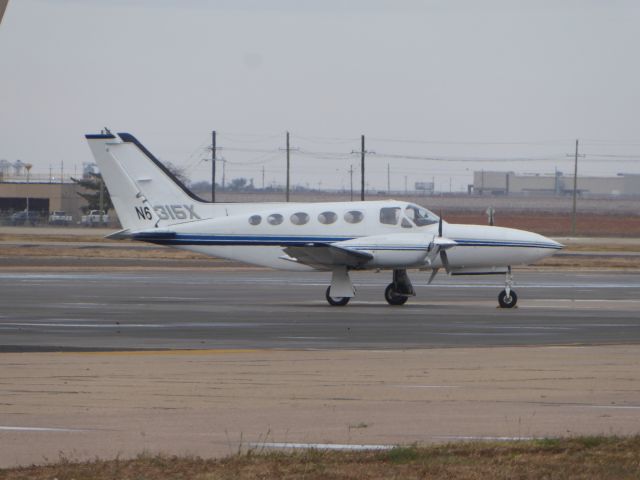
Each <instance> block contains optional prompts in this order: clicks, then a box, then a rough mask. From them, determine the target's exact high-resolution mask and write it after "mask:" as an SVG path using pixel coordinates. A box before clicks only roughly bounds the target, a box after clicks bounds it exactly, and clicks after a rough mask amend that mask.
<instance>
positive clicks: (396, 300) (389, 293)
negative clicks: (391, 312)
mask: <svg viewBox="0 0 640 480" xmlns="http://www.w3.org/2000/svg"><path fill="white" fill-rule="evenodd" d="M384 299H385V300H386V301H387V303H388V304H389V305H404V304H405V303H407V300H408V299H409V297H407V296H405V295H398V294H397V293H395V292H394V291H393V283H390V284H389V285H387V288H385V289H384Z"/></svg>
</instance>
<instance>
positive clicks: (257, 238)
mask: <svg viewBox="0 0 640 480" xmlns="http://www.w3.org/2000/svg"><path fill="white" fill-rule="evenodd" d="M133 238H134V240H140V241H143V242H150V243H156V244H159V245H171V246H189V245H193V246H196V245H237V246H281V247H293V246H309V244H321V245H327V244H331V243H335V242H342V241H345V240H352V239H353V238H354V237H327V236H302V235H193V234H191V235H189V234H179V233H177V234H174V235H172V236H167V237H164V238H163V237H162V236H156V235H153V234H150V235H145V234H138V235H134V236H133ZM453 240H454V241H455V242H456V243H457V244H458V245H457V246H462V247H522V248H548V249H554V250H559V249H561V248H562V247H561V246H560V245H559V244H556V243H548V242H528V241H517V240H514V241H503V240H473V239H463V238H460V239H453ZM349 248H352V249H357V250H423V249H424V248H425V245H366V244H365V245H349Z"/></svg>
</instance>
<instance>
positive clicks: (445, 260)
mask: <svg viewBox="0 0 640 480" xmlns="http://www.w3.org/2000/svg"><path fill="white" fill-rule="evenodd" d="M440 261H441V262H442V266H443V267H444V269H445V270H446V272H447V273H451V267H450V266H449V257H447V252H446V250H440Z"/></svg>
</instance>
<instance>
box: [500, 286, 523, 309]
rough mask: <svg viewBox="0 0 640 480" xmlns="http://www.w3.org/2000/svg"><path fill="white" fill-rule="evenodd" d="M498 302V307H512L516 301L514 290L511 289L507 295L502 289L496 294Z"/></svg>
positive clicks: (516, 296)
mask: <svg viewBox="0 0 640 480" xmlns="http://www.w3.org/2000/svg"><path fill="white" fill-rule="evenodd" d="M498 303H499V304H500V308H513V307H515V306H516V303H518V295H517V294H516V292H515V290H511V294H510V295H509V296H507V291H506V290H503V291H501V292H500V295H498Z"/></svg>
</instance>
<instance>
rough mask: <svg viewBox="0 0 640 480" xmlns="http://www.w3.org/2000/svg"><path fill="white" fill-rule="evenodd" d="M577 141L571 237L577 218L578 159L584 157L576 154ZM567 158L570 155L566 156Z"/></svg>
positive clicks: (574, 163)
mask: <svg viewBox="0 0 640 480" xmlns="http://www.w3.org/2000/svg"><path fill="white" fill-rule="evenodd" d="M578 148H579V141H578V139H576V153H575V155H574V162H573V208H572V210H571V235H575V234H576V216H577V208H576V207H577V197H578V157H584V154H582V155H580V154H578ZM567 156H568V157H569V156H571V155H569V154H568V155H567Z"/></svg>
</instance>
